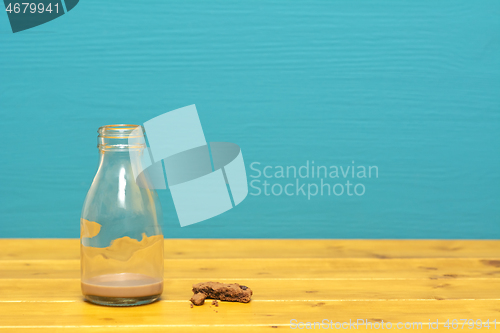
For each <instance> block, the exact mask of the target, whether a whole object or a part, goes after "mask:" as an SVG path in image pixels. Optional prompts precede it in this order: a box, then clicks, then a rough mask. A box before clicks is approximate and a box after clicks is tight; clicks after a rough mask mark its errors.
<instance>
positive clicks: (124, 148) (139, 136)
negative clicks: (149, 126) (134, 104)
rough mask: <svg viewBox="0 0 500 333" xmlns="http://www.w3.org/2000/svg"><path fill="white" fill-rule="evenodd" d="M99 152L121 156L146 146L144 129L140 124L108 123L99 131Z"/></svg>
mask: <svg viewBox="0 0 500 333" xmlns="http://www.w3.org/2000/svg"><path fill="white" fill-rule="evenodd" d="M97 132H98V133H99V136H98V139H97V141H98V144H97V147H98V148H99V152H100V153H101V155H108V156H110V155H113V156H115V155H116V156H120V155H125V154H120V153H128V152H129V151H131V150H143V149H144V148H146V142H145V139H144V129H143V128H142V126H139V125H125V124H121V125H106V126H102V127H100V128H99V130H98V131H97Z"/></svg>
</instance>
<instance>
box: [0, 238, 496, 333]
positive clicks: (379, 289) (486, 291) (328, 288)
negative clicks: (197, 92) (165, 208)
mask: <svg viewBox="0 0 500 333" xmlns="http://www.w3.org/2000/svg"><path fill="white" fill-rule="evenodd" d="M165 258H166V259H165V291H164V293H163V297H162V299H161V301H159V302H156V303H154V304H150V305H145V306H138V307H129V308H111V307H103V306H96V305H92V304H89V303H86V302H84V301H83V299H82V296H81V293H80V280H79V276H80V261H79V240H77V239H58V240H52V239H29V240H28V239H23V240H19V239H3V240H0V331H5V332H56V333H57V332H70V331H71V332H108V331H109V332H198V331H200V332H202V331H203V332H253V331H267V332H283V331H290V330H291V329H293V328H295V330H297V329H299V328H302V329H307V327H312V326H310V325H314V327H316V329H323V330H324V329H330V330H335V329H337V330H352V329H356V327H357V329H358V330H370V331H372V330H374V329H377V328H376V326H377V325H378V329H382V327H384V329H388V328H389V327H388V326H386V325H388V322H390V323H391V326H392V329H393V330H399V329H398V327H399V328H401V330H400V331H406V329H404V327H403V326H404V325H406V326H407V327H411V325H410V324H409V323H418V322H421V323H422V325H421V327H419V325H418V324H415V325H414V330H418V331H429V330H430V327H429V320H430V322H432V323H435V322H436V321H438V326H435V327H438V330H439V331H445V330H446V331H449V332H454V331H458V330H462V325H463V320H462V321H461V319H467V320H470V319H473V320H477V319H481V320H482V321H483V322H486V320H488V319H489V325H490V328H489V331H495V327H494V322H493V321H494V320H495V319H496V321H497V322H498V324H497V325H496V326H497V328H496V329H497V330H500V241H462V240H460V241H443V240H417V241H413V240H408V241H406V240H398V241H395V240H173V239H172V240H166V241H165ZM202 281H220V282H226V283H230V282H237V283H240V284H244V285H247V286H249V287H250V288H252V289H253V291H254V296H253V298H252V301H251V302H250V303H248V304H240V303H230V302H220V305H219V307H215V306H212V305H211V302H206V303H205V305H203V306H200V307H194V308H191V307H190V303H189V301H188V300H189V298H190V297H191V295H192V293H191V286H192V284H194V283H197V282H202ZM448 319H449V320H450V322H449V326H450V328H447V327H446V321H447V320H448ZM454 319H456V320H457V321H455V322H453V320H454ZM358 320H363V323H366V322H370V323H371V324H369V325H359V326H349V327H348V324H344V323H345V322H347V323H349V321H351V322H357V321H358ZM314 322H316V324H313V323H314ZM382 322H383V323H382ZM299 323H303V324H300V327H299V326H298V325H299ZM307 323H311V324H307ZM318 323H323V324H322V326H321V328H319V325H318ZM359 323H361V322H359ZM453 323H454V324H453ZM468 323H471V322H468ZM477 323H478V322H477V321H476V322H475V324H476V325H477ZM452 324H453V325H454V326H452ZM342 325H343V328H342ZM380 325H382V326H380ZM398 325H399V326H398ZM402 325H403V326H402ZM455 328H456V329H455ZM475 328H476V326H474V329H475ZM483 329H486V328H484V326H483ZM295 330H294V331H295ZM463 330H467V331H469V332H474V331H471V330H470V329H469V327H468V324H466V325H464V326H463ZM432 331H434V332H435V331H436V330H432Z"/></svg>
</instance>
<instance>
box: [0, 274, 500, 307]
mask: <svg viewBox="0 0 500 333" xmlns="http://www.w3.org/2000/svg"><path fill="white" fill-rule="evenodd" d="M219 280H220V281H221V282H233V281H231V280H227V279H219ZM197 282H200V280H199V279H191V280H171V279H167V280H165V288H164V290H165V291H164V293H163V296H162V301H164V302H168V301H186V302H187V300H188V299H189V298H190V297H191V295H192V293H191V286H192V285H193V284H195V283H197ZM239 282H240V283H244V284H246V285H248V286H250V287H251V288H252V290H253V291H254V295H253V297H252V299H253V300H254V301H256V302H258V301H269V300H291V301H292V300H295V301H296V300H302V301H318V300H336V301H340V300H398V299H399V300H409V299H410V300H411V299H413V300H415V299H438V300H442V299H498V300H500V279H489V280H481V281H480V283H478V281H477V280H456V279H455V280H447V281H442V280H333V281H329V280H323V281H317V280H284V281H283V280H250V279H245V280H239ZM0 290H3V291H4V292H2V293H0V302H80V301H81V300H82V294H81V291H80V280H79V279H0Z"/></svg>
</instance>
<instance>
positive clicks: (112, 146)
mask: <svg viewBox="0 0 500 333" xmlns="http://www.w3.org/2000/svg"><path fill="white" fill-rule="evenodd" d="M98 133H99V136H98V141H99V144H98V148H99V167H98V170H97V173H96V175H95V177H94V180H93V182H92V185H91V187H90V189H89V191H88V193H87V197H86V198H85V202H84V205H83V209H82V217H81V220H80V229H81V236H80V238H81V286H82V293H83V295H84V297H85V299H87V300H88V301H90V302H92V303H96V304H100V305H109V306H132V305H141V304H147V303H151V302H154V301H155V300H157V299H158V298H159V297H160V296H161V293H162V292H163V234H162V231H161V227H160V223H161V221H162V214H161V207H160V203H159V200H158V195H157V193H156V191H155V190H154V189H151V188H149V187H148V186H147V184H148V179H147V176H146V175H145V174H144V173H140V174H139V175H137V172H135V173H134V170H133V168H134V166H133V165H134V163H135V162H136V160H137V159H138V160H140V159H141V156H142V155H143V154H148V152H147V150H146V145H145V144H144V142H145V140H144V137H143V130H142V127H140V126H138V125H108V126H103V127H101V128H99V130H98ZM131 142H132V143H131ZM136 170H137V169H136Z"/></svg>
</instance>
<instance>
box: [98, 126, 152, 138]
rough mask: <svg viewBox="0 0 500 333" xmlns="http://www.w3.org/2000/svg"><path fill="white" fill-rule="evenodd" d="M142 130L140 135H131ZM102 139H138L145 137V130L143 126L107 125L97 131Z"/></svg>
mask: <svg viewBox="0 0 500 333" xmlns="http://www.w3.org/2000/svg"><path fill="white" fill-rule="evenodd" d="M137 128H140V129H141V131H140V135H133V136H132V135H131V134H132V132H133V131H134V130H136V129H137ZM97 133H99V137H100V138H108V139H125V138H138V137H141V136H143V133H144V129H143V128H142V126H141V125H134V124H113V125H105V126H101V127H99V129H98V130H97Z"/></svg>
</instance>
